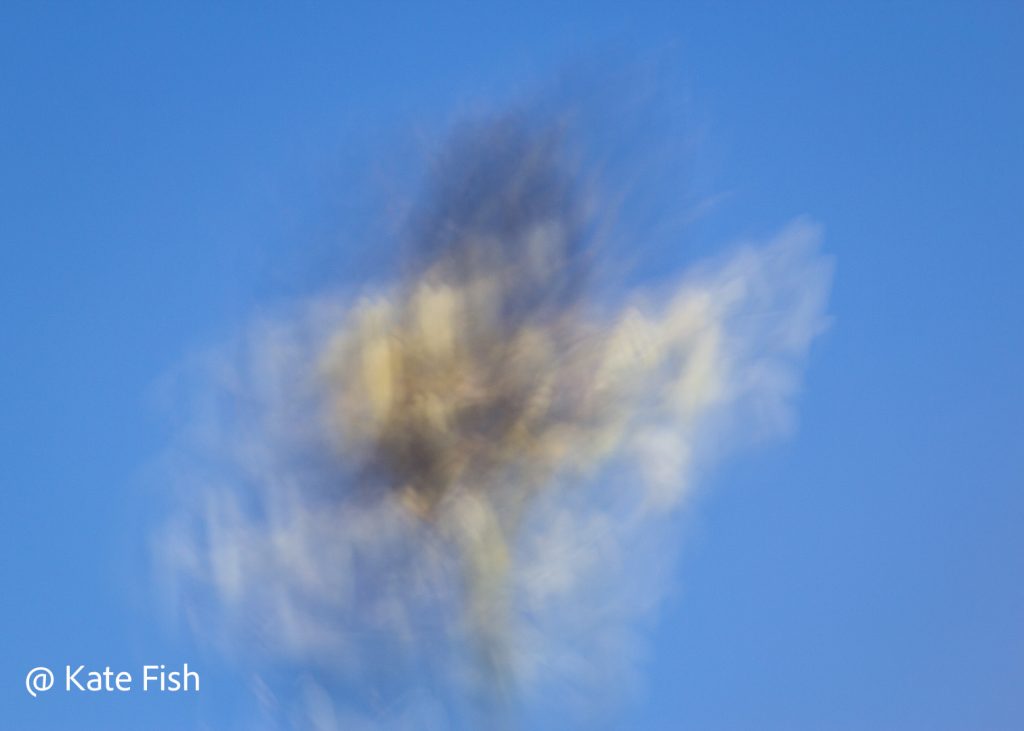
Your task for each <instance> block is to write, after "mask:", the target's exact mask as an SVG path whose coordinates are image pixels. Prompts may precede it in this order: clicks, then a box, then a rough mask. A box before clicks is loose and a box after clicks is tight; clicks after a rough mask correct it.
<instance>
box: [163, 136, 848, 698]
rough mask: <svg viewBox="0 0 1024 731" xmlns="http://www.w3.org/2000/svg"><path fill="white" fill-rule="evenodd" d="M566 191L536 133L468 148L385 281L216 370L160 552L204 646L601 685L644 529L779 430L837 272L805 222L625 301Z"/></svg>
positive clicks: (643, 601)
mask: <svg viewBox="0 0 1024 731" xmlns="http://www.w3.org/2000/svg"><path fill="white" fill-rule="evenodd" d="M579 177H580V176H578V175H576V174H575V171H574V169H573V166H572V165H571V164H570V163H569V162H568V160H567V156H566V154H565V147H564V145H563V140H562V138H561V136H560V134H559V133H557V132H555V131H553V130H552V129H550V128H545V127H543V126H540V127H538V126H537V125H533V124H529V123H523V122H522V121H517V120H513V119H508V118H505V119H499V120H497V121H493V122H490V123H487V124H483V125H479V126H476V127H472V128H469V129H467V130H464V131H462V132H461V133H460V134H458V135H456V136H455V137H454V139H453V142H452V143H451V145H450V146H449V148H448V149H447V150H446V151H445V152H444V153H443V154H442V155H441V156H440V157H439V158H438V160H437V164H436V168H435V170H434V173H433V176H432V177H431V178H430V183H429V185H428V187H427V191H426V193H425V195H424V203H423V205H422V207H421V209H420V210H419V211H418V214H417V215H416V217H415V219H414V223H415V225H414V226H413V234H412V237H411V241H410V252H409V257H408V261H407V263H406V267H405V271H404V275H403V276H402V277H400V280H399V282H398V283H397V284H396V285H394V286H393V287H392V288H390V289H387V290H384V291H377V292H375V293H367V294H365V295H363V296H361V297H360V298H358V299H357V300H356V301H354V302H351V301H349V302H342V301H339V300H336V299H332V298H330V297H321V298H312V299H311V300H310V301H309V302H308V303H306V304H304V305H302V306H301V307H299V308H298V309H297V311H296V313H295V314H293V315H292V316H290V317H283V318H281V319H279V320H277V321H274V322H269V323H263V324H262V325H260V326H257V327H255V328H254V329H253V331H252V333H251V334H250V335H249V336H248V337H247V338H245V339H243V340H242V341H241V343H240V346H239V347H238V348H237V349H236V351H237V352H235V353H232V354H228V355H222V356H221V357H219V358H218V359H216V360H215V363H216V365H215V367H213V368H208V369H207V370H206V373H215V374H216V376H215V377H213V378H208V381H210V382H211V383H213V387H212V388H211V389H210V392H211V393H214V394H218V395H217V396H216V398H213V399H211V400H210V401H209V402H205V403H206V406H205V407H204V409H203V411H202V416H197V417H195V418H194V419H193V420H192V422H191V424H190V429H189V431H190V433H191V434H192V437H193V438H192V439H191V440H190V441H189V445H188V446H187V447H186V448H185V449H184V450H183V451H184V452H185V453H187V454H188V455H189V459H188V461H189V462H190V463H191V465H192V466H191V467H190V468H189V474H190V475H191V477H190V478H189V479H188V480H187V482H188V483H189V484H190V485H191V488H190V490H189V491H188V493H189V495H190V497H189V498H188V500H187V502H186V504H187V505H191V510H188V509H186V510H183V511H182V513H181V516H180V517H179V518H178V519H176V520H175V521H173V522H172V523H171V525H170V527H168V529H167V530H166V531H165V532H164V533H162V534H161V537H160V539H159V547H160V550H161V552H162V553H163V555H164V556H165V558H167V559H168V563H167V566H169V567H170V571H169V572H168V576H170V577H171V579H172V583H173V585H174V586H175V587H176V588H177V590H178V592H179V593H178V595H179V597H180V598H181V600H182V602H183V606H184V607H185V608H186V610H187V613H188V614H189V615H190V616H192V617H193V618H195V622H196V624H197V626H198V625H200V624H202V625H203V626H205V628H206V629H207V631H208V632H209V631H210V629H211V628H216V629H215V630H214V631H213V632H212V634H213V635H215V636H216V635H223V636H228V637H235V638H239V637H244V636H249V637H253V636H255V637H258V638H259V641H260V643H261V644H262V645H264V646H265V647H266V648H267V649H268V650H269V652H270V654H274V653H278V652H279V653H282V654H283V655H284V656H285V657H286V658H288V661H289V662H292V663H298V664H299V665H300V667H302V668H305V669H306V670H309V671H310V672H313V671H315V672H321V671H324V672H327V673H328V675H329V676H330V677H331V678H334V679H335V680H332V681H324V682H325V683H328V684H329V683H330V682H343V683H347V684H348V685H349V686H357V687H362V688H363V689H364V690H365V691H366V692H367V693H368V694H378V695H379V694H380V693H381V692H384V693H386V692H387V690H386V689H387V688H388V687H419V688H422V687H430V688H434V689H435V690H437V689H438V688H443V689H446V691H445V692H451V693H452V694H453V695H455V696H458V695H460V694H462V693H465V694H468V696H470V697H477V698H481V697H486V698H489V699H491V701H493V700H494V699H501V701H500V702H501V703H502V704H505V703H508V702H510V700H511V699H514V698H515V697H517V694H519V693H529V692H532V691H534V690H536V689H537V688H541V687H543V686H544V684H545V683H550V682H559V683H563V684H568V687H572V688H573V689H575V691H578V692H581V693H586V692H594V691H597V692H600V691H601V689H602V687H606V686H608V685H609V684H612V685H614V684H616V683H618V682H619V681H618V680H616V678H619V677H620V675H621V673H620V671H617V670H616V669H615V668H617V667H619V666H620V665H621V664H622V663H623V660H622V658H621V655H623V654H628V652H627V653H624V652H623V647H622V646H621V644H620V640H619V638H622V637H623V636H625V635H626V634H628V630H629V627H630V626H631V625H632V623H633V622H634V621H635V619H636V617H637V616H638V615H639V614H640V613H642V612H643V611H644V610H645V609H646V608H648V607H649V606H650V605H651V604H652V603H653V602H655V601H657V599H658V597H659V596H660V595H661V594H662V593H663V591H664V583H665V581H666V579H665V577H664V576H662V575H661V574H656V575H655V574H654V573H653V572H656V571H657V568H656V567H657V566H658V565H660V564H662V563H664V555H663V554H665V553H667V552H668V551H669V550H670V549H671V546H670V545H667V543H666V541H664V540H661V539H659V538H653V537H655V536H659V535H660V533H659V529H658V526H659V524H660V523H659V521H661V522H663V516H665V515H666V514H667V513H668V512H669V511H670V509H672V508H674V507H676V506H678V505H679V504H680V502H681V501H682V500H683V498H685V497H686V496H687V495H688V494H689V487H690V484H691V479H692V477H693V474H694V470H695V468H696V467H699V466H701V465H703V464H705V463H706V462H707V461H708V458H709V457H710V456H715V455H717V454H719V453H721V452H722V451H723V445H725V444H728V443H729V442H734V441H736V439H737V437H738V438H740V439H742V438H744V433H747V434H750V433H761V432H770V431H773V430H777V429H778V428H779V427H780V426H784V425H785V423H786V421H787V414H788V409H789V401H790V399H791V397H792V396H793V394H794V392H795V391H796V389H797V385H798V381H799V374H800V370H801V367H802V361H803V358H804V356H805V353H806V351H807V348H808V346H809V344H810V342H811V341H812V339H813V338H814V336H815V335H817V334H818V333H819V332H821V331H822V329H823V327H824V324H825V318H824V308H825V303H826V299H827V293H828V286H829V279H830V264H829V263H828V262H827V261H826V260H825V259H824V258H823V257H822V256H821V255H820V254H819V253H818V249H817V239H818V234H817V231H816V229H815V227H814V226H812V225H810V224H808V223H806V222H803V221H798V222H796V223H794V224H792V225H791V226H790V227H788V228H787V229H785V230H784V231H783V232H782V233H781V234H779V235H778V236H777V237H776V238H775V240H773V241H772V242H769V243H768V244H766V245H762V246H759V247H753V246H748V247H745V248H741V249H739V250H738V251H736V252H735V253H734V254H732V255H731V256H729V257H726V258H723V259H720V260H718V261H714V262H709V263H707V264H704V265H701V266H698V267H695V268H694V269H693V270H692V271H689V272H685V273H683V275H682V277H681V278H680V280H679V284H678V286H677V287H676V289H675V290H674V291H672V292H670V293H668V294H667V295H666V294H658V293H655V292H643V291H637V292H635V293H633V294H632V295H631V296H630V297H628V298H626V300H625V301H624V302H620V304H619V305H618V306H615V305H614V304H613V303H612V302H609V301H608V300H607V298H605V297H602V296H600V295H599V293H598V292H597V291H596V288H595V287H594V286H593V284H592V282H591V276H590V274H591V267H592V263H593V261H594V257H595V256H596V248H597V247H595V246H594V244H593V237H594V231H595V229H596V223H595V222H596V220H597V215H596V213H595V212H596V211H597V210H599V204H600V201H599V200H598V199H597V198H596V196H595V195H594V194H593V192H592V191H589V190H587V189H586V187H585V186H584V185H582V183H581V181H580V179H579ZM643 577H649V580H647V581H646V583H645V581H644V578H643ZM217 619H219V620H220V621H219V622H218V621H216V620H217ZM577 629H578V630H579V632H577V631H576V630H577ZM580 633H582V634H583V635H586V636H581V634H580ZM621 672H625V669H623V670H622V671H621ZM403 675H406V676H408V677H400V676H403ZM338 677H342V678H348V680H346V681H337V678H338ZM552 679H554V680H552ZM382 688H384V689H385V690H384V691H381V689H382ZM460 688H461V689H462V690H461V691H460V690H458V689H460ZM452 689H455V690H454V691H452ZM588 689H589V690H588ZM317 697H318V698H321V701H318V702H320V703H321V705H322V702H323V696H322V694H321V695H318V696H317ZM374 697H377V696H376V695H375V696H374ZM491 701H488V702H491ZM328 715H330V714H328Z"/></svg>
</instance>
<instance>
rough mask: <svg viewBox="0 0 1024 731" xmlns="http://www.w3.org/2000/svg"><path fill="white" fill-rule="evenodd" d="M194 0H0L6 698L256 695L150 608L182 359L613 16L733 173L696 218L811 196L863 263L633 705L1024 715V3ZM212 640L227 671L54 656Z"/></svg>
mask: <svg viewBox="0 0 1024 731" xmlns="http://www.w3.org/2000/svg"><path fill="white" fill-rule="evenodd" d="M174 5H175V8H174V9H173V10H170V9H166V8H165V9H162V10H161V9H155V8H153V7H149V8H146V9H143V7H142V5H141V4H122V5H121V6H120V7H117V6H115V5H114V4H113V3H110V4H105V5H104V6H102V7H100V6H94V7H90V8H86V7H83V6H81V5H79V4H70V3H66V4H60V5H58V4H53V5H45V4H29V3H25V4H13V3H10V4H6V5H5V6H4V9H3V10H2V11H0V313H2V317H3V319H2V328H0V409H2V412H0V413H2V417H3V418H2V419H0V485H2V488H0V490H2V491H0V727H2V728H10V729H19V730H21V731H35V730H42V729H47V730H53V731H58V730H59V731H67V729H141V728H146V729H154V730H161V729H166V730H171V729H174V730H177V731H180V730H181V729H189V728H204V727H206V726H203V725H202V724H203V723H204V722H208V723H209V724H210V726H209V727H210V728H218V727H223V726H224V725H225V724H224V722H223V720H224V719H227V718H230V717H232V714H233V713H234V710H235V709H237V708H240V707H242V706H243V705H244V704H245V695H244V691H243V689H242V687H243V683H244V678H243V677H242V675H243V674H241V673H238V672H237V671H236V670H234V669H232V668H230V667H227V666H225V665H224V664H223V663H220V662H219V661H218V659H217V658H216V657H214V656H211V655H207V654H205V653H204V652H203V651H201V650H199V649H197V648H194V647H192V645H191V644H189V641H188V640H187V639H186V638H182V637H179V636H175V635H173V634H170V633H168V632H167V631H166V630H165V629H164V628H163V625H162V624H161V622H160V621H158V620H157V618H156V617H155V616H151V609H152V608H151V604H150V599H149V592H148V588H147V586H146V582H147V581H148V574H147V571H146V561H145V557H144V555H143V554H142V552H143V551H144V540H145V537H146V528H145V521H146V520H147V519H148V517H147V513H148V512H149V511H151V509H152V505H153V500H152V496H150V495H148V494H147V493H146V489H147V488H146V487H145V485H146V482H147V480H146V477H145V470H146V464H147V462H148V461H149V460H151V459H152V457H153V455H154V454H155V453H157V452H158V451H159V450H160V449H161V448H162V446H163V444H164V442H165V440H166V437H167V432H166V426H165V425H164V424H163V423H161V421H160V420H159V418H157V417H156V416H155V414H154V410H153V408H152V406H151V404H150V402H149V396H148V394H150V393H151V391H152V387H153V383H154V381H155V380H156V379H157V378H158V377H159V376H160V374H162V373H164V372H165V371H166V370H167V369H168V368H169V367H170V366H172V365H173V364H174V363H176V362H177V361H178V360H179V359H180V358H181V357H182V356H183V355H184V354H187V353H189V352H192V351H193V350H194V349H195V348H196V347H197V346H201V345H204V344H208V343H211V342H216V341H217V340H218V339H220V338H222V337H224V336H225V335H226V334H228V333H230V332H232V330H233V329H234V328H235V327H237V326H238V325H239V324H240V323H241V322H243V321H244V319H245V317H247V316H248V313H251V312H252V311H253V309H254V308H256V307H258V306H260V305H261V304H263V303H266V302H267V301H268V299H273V297H274V296H277V295H282V296H283V295H286V294H288V293H289V291H297V290H299V289H301V288H302V287H304V286H306V284H307V283H308V281H309V280H310V279H311V278H315V276H314V275H312V274H310V272H309V271H306V270H305V269H304V267H305V268H307V269H316V268H317V265H316V263H315V262H316V261H318V259H317V257H323V256H324V255H325V254H324V252H325V251H327V250H328V249H329V248H330V246H329V245H328V242H330V241H332V240H333V239H331V236H330V232H331V231H332V230H333V227H335V226H338V225H341V224H340V223H339V222H340V221H341V220H342V219H344V218H345V215H344V208H343V207H339V206H332V204H331V201H332V200H334V199H335V197H336V199H337V200H342V199H345V200H349V201H352V200H359V194H357V193H355V192H354V191H352V190H348V189H347V188H346V187H345V186H347V185H349V183H339V182H338V181H339V180H348V179H349V178H345V175H344V172H345V170H346V169H347V168H346V165H347V163H346V161H347V160H350V159H351V160H354V161H357V162H358V165H360V166H362V169H366V168H367V165H366V157H367V155H366V154H365V150H367V149H369V150H371V151H372V149H373V145H374V144H382V141H386V140H387V139H388V138H389V137H388V136H389V134H390V133H391V132H390V131H391V130H397V131H400V132H408V131H409V130H410V129H413V128H414V127H415V125H416V124H417V121H418V120H427V121H428V122H430V123H436V122H437V121H438V120H443V119H445V118H446V117H448V116H450V115H452V113H453V110H457V109H459V108H460V106H461V105H466V104H475V103H478V102H480V101H488V100H500V99H502V98H507V97H508V96H510V95H514V93H515V92H516V91H518V90H520V89H521V88H523V87H524V85H528V84H529V83H532V82H535V81H537V80H538V79H543V78H544V76H545V74H546V73H547V72H550V71H557V70H558V69H560V68H562V67H563V65H564V64H565V63H567V62H568V63H571V62H574V61H575V60H577V59H579V58H593V56H594V54H595V53H597V52H600V51H601V49H602V48H605V47H608V46H613V47H615V48H616V49H617V52H622V51H624V52H625V53H626V54H627V55H628V54H640V55H643V54H647V53H652V52H653V53H655V54H661V56H660V58H662V59H663V60H665V59H667V60H666V61H665V63H666V64H667V65H668V66H671V67H672V68H671V73H670V74H669V75H668V77H667V78H669V79H670V80H671V83H679V84H682V85H683V86H684V87H685V88H683V89H682V90H681V91H680V92H679V94H680V98H685V99H686V100H687V105H688V106H687V109H688V111H687V114H692V117H693V119H694V120H695V121H696V122H697V124H696V126H697V127H699V129H700V137H701V144H700V149H699V151H698V154H697V165H696V168H695V170H696V172H695V173H694V176H693V178H692V180H691V181H690V184H691V186H693V189H694V190H695V191H696V192H697V193H700V194H708V195H711V194H714V193H718V192H728V194H729V195H728V196H727V198H725V199H723V201H722V202H721V203H720V204H719V205H718V206H717V207H716V208H715V209H714V211H712V212H711V213H710V214H709V216H708V217H707V218H705V219H704V220H702V221H701V222H699V223H698V224H696V225H695V226H694V227H693V228H692V230H691V231H690V232H689V234H688V237H689V241H690V242H691V243H692V245H693V246H694V247H696V248H698V249H699V248H701V247H710V246H711V245H712V244H713V243H715V242H723V241H725V240H727V239H729V238H731V237H734V236H740V235H746V234H750V235H763V234H766V233H770V232H771V231H773V230H775V229H777V228H778V227H780V226H781V225H782V224H784V223H785V222H786V221H788V220H789V219H790V218H792V217H793V216H795V215H797V214H802V213H807V214H809V215H811V216H812V217H814V218H815V219H816V220H818V221H820V222H822V223H823V224H824V226H825V230H826V248H827V249H828V251H829V252H831V253H832V254H834V255H835V257H836V261H837V276H836V280H835V289H834V296H833V300H832V305H831V312H832V314H833V315H834V317H835V322H834V326H833V328H832V330H831V331H830V333H829V334H828V336H827V337H826V338H825V339H824V340H823V341H821V342H820V344H819V345H818V346H817V347H816V349H815V350H814V352H813V354H812V358H811V362H810V369H809V371H808V377H807V379H806V383H805V391H804V395H803V397H802V401H801V404H800V412H801V416H800V428H799V432H798V434H797V435H796V438H795V439H792V440H790V441H789V442H787V443H784V444H781V445H775V446H773V447H771V448H768V449H762V450H758V451H755V452H749V453H747V454H745V455H744V456H741V457H740V458H739V459H737V460H732V461H730V462H729V463H727V464H726V465H724V466H723V467H722V469H720V470H719V471H718V472H717V473H716V475H715V477H714V478H713V480H712V483H713V484H712V485H710V487H712V488H713V489H709V490H708V491H706V492H705V493H704V496H703V498H702V499H701V501H700V504H699V505H698V506H697V509H696V512H695V515H694V518H693V520H692V524H693V526H694V529H693V536H691V537H690V539H688V540H687V541H686V542H685V550H684V558H683V561H682V563H681V565H680V568H679V576H678V578H677V581H678V586H679V589H678V591H677V592H676V593H675V594H674V595H673V598H672V599H671V601H669V603H668V604H667V605H666V606H665V607H664V609H663V611H662V612H661V614H660V617H659V623H658V625H657V627H656V628H655V630H654V637H653V640H654V641H653V643H652V652H651V655H650V658H649V661H648V663H647V672H646V673H645V677H646V689H645V690H644V692H643V694H642V696H641V697H640V698H639V699H638V701H637V702H636V703H635V704H634V705H633V706H631V707H630V708H628V709H627V710H626V712H625V713H624V716H623V718H622V720H621V726H622V728H629V729H666V730H668V729H700V730H701V731H714V730H716V729H757V730H766V729H805V730H807V731H812V730H813V731H819V730H822V729H837V730H839V729H849V730H851V731H853V730H855V729H900V730H901V731H909V730H913V729H921V730H922V731H923V730H928V731H939V730H942V729H960V730H964V731H968V730H977V729H986V730H992V731H998V730H1001V729H1006V730H1010V729H1020V728H1024V531H1022V527H1024V443H1022V442H1024V440H1022V437H1024V417H1022V414H1024V390H1022V386H1021V377H1022V373H1024V348H1022V339H1024V304H1022V303H1021V281H1022V274H1024V236H1022V232H1024V206H1022V193H1024V177H1022V169H1024V134H1022V130H1024V10H1022V8H1024V6H1021V5H1020V4H1019V3H1009V2H1008V3H985V2H980V3H966V2H965V3H934V2H930V3H924V2H922V3H843V4H836V5H834V6H833V7H832V8H831V9H828V8H825V7H822V5H824V4H822V3H816V2H808V3H782V4H775V3H734V4H731V5H730V6H729V7H718V8H711V6H710V5H696V4H690V3H663V4H659V3H617V4H607V3H605V4H597V3H595V4H592V5H588V7H586V8H583V7H581V6H578V7H576V8H575V9H569V7H570V6H569V4H564V5H563V7H562V8H561V9H556V8H553V7H550V6H551V5H553V4H552V3H514V4H509V5H507V6H503V7H497V6H491V5H490V4H488V3H464V4H452V5H448V6H446V7H445V8H444V9H429V10H428V9H427V6H428V4H427V3H417V4H409V5H408V6H407V7H404V8H401V7H388V8H385V7H384V5H385V4H384V3H367V4H364V5H355V4H349V6H348V7H346V8H342V7H340V6H339V7H336V8H333V9H328V8H325V7H316V8H314V7H313V6H311V5H303V6H302V7H297V6H296V5H295V4H284V3H282V4H280V5H279V6H277V7H275V8H271V7H269V6H265V5H259V6H257V7H252V8H247V9H244V10H243V9H242V7H241V4H238V5H236V6H231V5H229V4H226V3H219V4H216V5H214V4H209V3H203V4H195V5H192V6H183V5H180V4H174ZM431 5H433V4H431ZM776 5H784V6H785V7H775V6H776ZM353 164H355V163H353ZM370 167H372V165H371V166H370ZM691 192H693V191H692V190H691ZM339 211H340V212H339ZM332 216H333V217H334V218H336V219H338V220H334V218H332ZM341 227H342V228H344V226H341ZM307 250H308V251H310V252H313V253H312V254H310V255H309V257H307V258H306V259H305V261H306V264H303V263H302V262H303V261H304V256H303V254H302V252H303V251H307ZM330 256H333V257H334V260H335V261H337V262H341V263H344V262H346V261H347V260H346V252H344V251H342V252H340V253H337V254H335V255H330ZM665 256H668V257H670V256H671V254H670V253H666V254H665ZM328 258H330V257H329V256H328ZM358 259H359V257H355V256H354V257H353V259H352V260H353V261H356V260H358ZM310 262H313V263H310ZM353 266H354V265H353ZM345 276H348V277H351V278H356V279H358V277H359V271H358V270H353V269H351V267H350V268H349V269H347V270H345ZM181 660H189V661H190V662H194V663H196V664H199V665H201V666H202V669H203V671H204V673H203V682H204V687H203V691H202V693H201V694H200V697H198V698H185V697H160V696H148V697H147V696H143V695H142V694H139V693H136V694H132V695H130V696H123V697H87V698H80V697H65V696H64V694H62V693H61V694H51V695H50V696H47V697H41V698H39V699H36V700H33V699H32V698H30V697H29V696H28V695H27V694H26V693H25V690H24V686H23V676H24V673H25V672H26V671H27V670H28V669H29V668H31V667H33V666H35V665H39V664H52V665H54V666H63V665H64V664H65V663H68V662H72V663H78V662H85V663H92V664H96V665H100V666H102V665H106V664H110V665H112V666H113V667H115V668H127V669H136V668H138V667H139V666H140V665H141V664H143V663H144V662H153V661H156V662H167V661H181ZM218 719H221V720H220V721H218Z"/></svg>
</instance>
